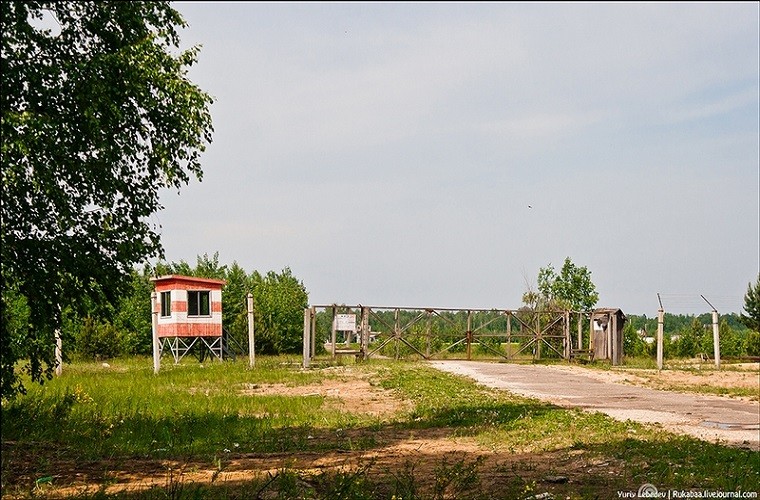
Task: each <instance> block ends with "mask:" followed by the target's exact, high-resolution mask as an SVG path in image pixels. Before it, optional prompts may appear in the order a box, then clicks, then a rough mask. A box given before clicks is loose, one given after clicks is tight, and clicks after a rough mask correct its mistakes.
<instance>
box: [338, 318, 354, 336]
mask: <svg viewBox="0 0 760 500" xmlns="http://www.w3.org/2000/svg"><path fill="white" fill-rule="evenodd" d="M335 330H337V331H339V332H356V314H336V315H335Z"/></svg>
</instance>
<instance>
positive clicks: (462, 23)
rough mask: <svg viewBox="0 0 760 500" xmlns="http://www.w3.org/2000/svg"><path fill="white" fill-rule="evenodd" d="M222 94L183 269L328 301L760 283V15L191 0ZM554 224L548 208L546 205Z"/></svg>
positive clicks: (476, 302)
mask: <svg viewBox="0 0 760 500" xmlns="http://www.w3.org/2000/svg"><path fill="white" fill-rule="evenodd" d="M174 5H175V7H176V8H177V9H178V10H179V11H180V12H181V13H182V14H183V16H184V17H185V19H186V21H187V22H188V23H189V25H190V26H189V28H187V29H185V30H183V31H182V39H183V44H184V45H185V46H190V45H196V44H200V45H202V49H201V52H200V56H199V62H198V64H197V65H195V66H194V67H193V68H192V69H191V71H190V78H191V79H192V80H193V81H194V82H195V83H197V84H198V85H199V86H200V87H201V88H203V89H204V90H205V91H207V92H208V93H209V94H211V95H212V96H213V97H214V98H215V99H216V102H215V103H214V105H213V106H212V115H213V119H214V127H215V133H214V142H213V144H212V145H211V146H210V147H209V148H208V150H207V152H206V153H205V154H204V157H203V170H204V177H203V181H202V182H200V183H199V182H197V181H194V182H192V183H191V184H190V185H189V186H186V187H185V188H184V189H182V190H181V192H180V194H179V195H178V194H177V192H176V191H166V192H164V193H163V194H162V203H163V205H164V207H165V208H164V210H162V211H160V212H159V213H158V214H157V216H156V220H157V222H159V223H160V224H161V225H162V238H163V242H164V246H165V249H166V257H167V259H168V260H169V261H179V260H182V259H183V260H186V261H188V262H190V263H192V264H194V263H195V259H196V256H198V255H202V254H204V253H208V254H209V255H211V254H213V253H214V252H216V251H218V252H219V257H220V261H221V262H223V263H232V262H233V261H237V262H238V263H239V264H240V265H241V266H243V267H244V268H245V269H246V270H247V271H249V272H250V271H252V270H254V269H255V270H258V271H260V272H267V271H270V270H273V271H278V272H279V271H280V270H282V269H283V268H285V267H290V269H291V270H292V271H293V273H294V274H295V276H296V277H298V278H299V279H301V280H302V281H303V282H304V285H305V286H306V288H307V291H308V292H309V301H310V303H311V304H331V303H346V304H364V305H374V306H413V307H424V306H428V307H463V308H464V307H473V308H474V307H485V308H491V307H493V308H505V309H516V308H518V307H520V305H521V297H522V294H523V293H524V292H525V291H526V290H527V288H528V287H531V286H532V287H535V285H536V277H537V275H538V271H539V268H541V267H545V266H547V265H549V264H551V265H553V266H554V267H555V269H559V268H561V266H562V264H563V261H564V259H565V257H570V258H571V259H572V261H573V262H574V263H575V264H576V265H578V266H586V267H587V268H588V269H589V270H590V271H591V274H592V279H593V281H594V283H595V284H596V287H597V290H598V292H599V294H600V301H599V306H603V307H620V308H621V309H623V311H625V312H627V313H632V314H647V315H649V316H652V315H656V312H657V308H658V301H657V293H660V294H661V295H662V297H663V303H664V306H665V309H666V311H670V312H674V313H700V312H707V311H709V310H710V308H709V306H707V304H705V303H704V302H703V301H702V299H701V298H700V297H699V296H700V294H703V295H704V296H705V297H706V298H707V299H709V300H710V302H712V303H713V304H714V305H715V306H716V307H717V309H718V310H719V311H721V312H731V311H734V312H739V311H740V309H741V307H742V305H743V296H744V294H745V292H746V290H747V285H748V283H749V282H750V281H751V282H753V283H754V282H755V280H756V279H757V276H758V268H759V266H760V264H759V263H758V261H759V259H760V249H759V244H758V240H759V236H758V231H759V229H758V227H759V226H760V221H759V215H758V213H759V208H760V205H759V202H758V193H759V192H760V187H759V183H760V179H759V167H758V165H759V163H758V162H759V153H758V151H759V147H758V143H759V140H758V132H759V131H758V128H759V127H758V121H759V120H758V117H759V115H760V111H759V109H760V108H759V105H758V95H759V83H758V82H759V80H760V78H759V73H760V72H759V70H758V59H759V55H758V39H759V37H760V35H759V33H758V25H759V23H758V3H757V2H748V3H713V4H711V3H693V4H689V3H673V4H668V3H641V4H631V3H615V4H598V3H579V4H567V3H545V4H542V3H280V2H278V3H242V2H240V3H219V2H213V3H195V2H193V3H182V2H177V3H176V4H174ZM531 207H532V208H531Z"/></svg>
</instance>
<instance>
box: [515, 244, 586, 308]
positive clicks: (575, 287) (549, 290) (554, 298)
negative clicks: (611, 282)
mask: <svg viewBox="0 0 760 500" xmlns="http://www.w3.org/2000/svg"><path fill="white" fill-rule="evenodd" d="M523 301H524V302H526V303H527V304H534V305H537V306H539V307H537V308H539V309H540V308H544V309H570V310H573V311H590V310H591V309H593V308H594V306H595V305H596V303H597V302H598V301H599V294H598V293H597V291H596V286H595V285H594V282H593V281H591V272H590V271H589V270H588V269H587V268H586V266H580V267H579V266H576V265H575V264H574V263H573V261H572V260H570V257H567V258H565V263H564V264H563V265H562V269H561V270H560V272H559V274H557V272H556V271H555V270H554V267H552V265H551V264H549V265H548V266H546V267H542V268H541V269H540V270H539V271H538V292H528V293H526V294H525V295H524V296H523Z"/></svg>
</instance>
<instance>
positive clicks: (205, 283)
mask: <svg viewBox="0 0 760 500" xmlns="http://www.w3.org/2000/svg"><path fill="white" fill-rule="evenodd" d="M151 281H153V283H154V286H155V288H156V293H157V294H158V297H157V299H158V300H156V304H155V306H154V307H155V308H156V309H157V310H156V311H154V313H158V336H159V337H160V338H166V337H196V338H197V337H221V336H222V287H223V286H224V285H225V283H226V281H224V280H216V279H208V278H194V277H192V276H179V275H174V274H173V275H168V276H160V277H158V278H151Z"/></svg>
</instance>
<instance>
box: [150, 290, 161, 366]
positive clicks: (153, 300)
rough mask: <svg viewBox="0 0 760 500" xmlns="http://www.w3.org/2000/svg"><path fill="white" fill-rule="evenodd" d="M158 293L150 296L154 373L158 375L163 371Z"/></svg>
mask: <svg viewBox="0 0 760 500" xmlns="http://www.w3.org/2000/svg"><path fill="white" fill-rule="evenodd" d="M157 299H158V293H156V292H153V293H151V294H150V306H151V314H152V315H153V321H152V326H153V373H158V370H160V369H161V344H160V343H159V338H158V307H156V306H157V302H158V300H157Z"/></svg>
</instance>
